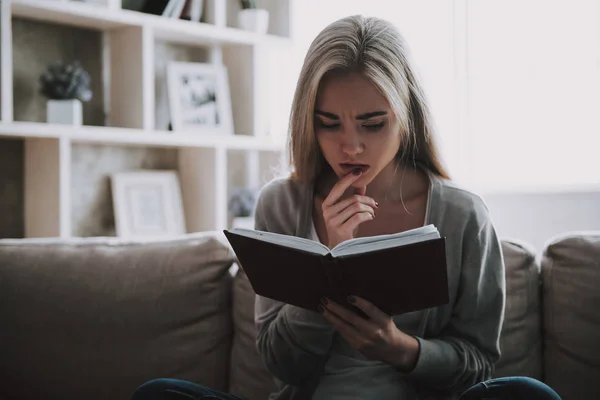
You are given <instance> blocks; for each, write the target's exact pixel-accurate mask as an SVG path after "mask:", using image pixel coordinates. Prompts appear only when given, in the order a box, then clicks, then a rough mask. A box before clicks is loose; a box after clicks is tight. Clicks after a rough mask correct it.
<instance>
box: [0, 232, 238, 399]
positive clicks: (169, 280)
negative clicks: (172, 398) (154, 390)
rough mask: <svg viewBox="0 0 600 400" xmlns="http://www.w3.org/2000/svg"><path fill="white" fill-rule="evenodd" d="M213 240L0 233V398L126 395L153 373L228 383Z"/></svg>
mask: <svg viewBox="0 0 600 400" xmlns="http://www.w3.org/2000/svg"><path fill="white" fill-rule="evenodd" d="M222 240H224V238H223V237H220V236H219V235H218V234H216V233H201V234H191V235H186V236H183V237H178V238H176V239H174V240H163V241H160V242H156V243H153V242H145V243H144V242H133V241H124V240H118V239H114V238H113V239H106V238H98V239H91V238H90V239H73V240H67V241H65V240H44V239H41V240H0V316H1V317H2V319H1V322H0V324H1V328H0V354H1V355H2V356H0V382H2V384H1V385H0V398H10V399H35V398H38V399H53V398H56V399H88V400H90V399H103V400H105V399H115V400H120V399H129V398H130V397H131V394H132V393H133V391H134V390H135V389H136V388H137V387H138V386H139V385H141V384H142V383H144V382H145V381H147V380H150V379H153V378H180V379H187V380H191V381H195V382H199V383H204V384H206V385H209V386H211V387H214V388H216V389H220V390H227V385H228V379H227V377H228V372H229V354H230V349H231V340H232V323H231V280H232V277H231V275H230V274H229V267H230V266H231V265H232V263H233V261H234V257H233V254H232V252H231V251H230V249H229V247H228V246H226V244H225V243H224V242H223V241H222Z"/></svg>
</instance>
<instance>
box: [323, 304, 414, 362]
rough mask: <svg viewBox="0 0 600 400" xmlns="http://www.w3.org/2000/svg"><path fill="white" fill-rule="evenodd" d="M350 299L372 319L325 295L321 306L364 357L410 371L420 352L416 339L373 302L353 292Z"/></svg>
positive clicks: (333, 323)
mask: <svg viewBox="0 0 600 400" xmlns="http://www.w3.org/2000/svg"><path fill="white" fill-rule="evenodd" d="M348 302H350V303H351V304H353V305H355V306H356V307H358V308H359V309H360V310H362V311H363V312H364V313H365V314H366V315H368V316H369V319H365V318H363V317H361V316H359V315H357V314H356V313H354V312H352V311H350V310H348V309H347V308H344V307H342V306H340V305H339V304H336V303H335V302H333V301H331V300H330V299H322V300H321V305H322V308H321V307H319V309H320V311H321V313H322V314H323V315H324V316H325V318H327V319H328V320H329V322H331V324H332V325H333V326H334V327H335V328H336V329H337V330H338V331H339V332H340V334H341V335H342V336H343V337H344V338H345V339H346V341H348V343H349V344H350V345H351V346H352V347H353V348H355V349H356V350H358V351H359V352H361V353H362V354H363V355H364V356H365V357H367V358H369V359H371V360H379V361H383V362H386V363H388V364H391V365H393V366H395V367H397V368H399V369H401V370H402V371H404V372H410V371H411V370H412V369H413V368H414V366H415V364H416V362H417V358H418V356H419V342H418V341H417V339H415V338H414V337H412V336H409V335H407V334H405V333H404V332H402V331H401V330H400V329H398V327H396V324H395V323H394V320H393V319H392V318H391V317H390V316H389V315H386V314H385V313H384V312H383V311H381V310H380V309H378V308H377V307H375V306H374V305H373V304H372V303H370V302H368V301H366V300H364V299H361V298H360V297H355V296H350V297H349V298H348Z"/></svg>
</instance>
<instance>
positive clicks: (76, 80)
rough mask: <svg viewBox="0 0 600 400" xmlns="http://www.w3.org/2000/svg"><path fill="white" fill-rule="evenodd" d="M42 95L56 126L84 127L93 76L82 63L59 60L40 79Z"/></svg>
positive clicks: (48, 116)
mask: <svg viewBox="0 0 600 400" xmlns="http://www.w3.org/2000/svg"><path fill="white" fill-rule="evenodd" d="M40 84H41V89H40V91H41V93H42V95H44V96H45V97H46V98H47V99H48V102H47V103H46V111H47V121H48V122H49V123H54V124H70V125H81V124H82V122H83V107H82V102H87V101H90V100H91V99H92V91H91V89H90V75H89V74H88V73H87V72H86V71H85V70H84V69H83V67H82V66H81V64H80V63H79V62H78V61H74V62H72V63H70V64H67V63H64V62H62V61H57V62H54V63H52V64H50V65H49V66H48V68H47V69H46V71H45V72H44V73H43V74H42V75H41V76H40Z"/></svg>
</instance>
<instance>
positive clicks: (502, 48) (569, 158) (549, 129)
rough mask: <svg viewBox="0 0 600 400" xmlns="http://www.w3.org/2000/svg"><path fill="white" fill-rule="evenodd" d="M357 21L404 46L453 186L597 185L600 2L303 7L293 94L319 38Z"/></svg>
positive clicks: (334, 1)
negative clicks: (371, 22)
mask: <svg viewBox="0 0 600 400" xmlns="http://www.w3.org/2000/svg"><path fill="white" fill-rule="evenodd" d="M351 14H364V15H373V16H379V17H382V18H385V19H388V20H390V21H391V22H393V23H395V24H396V25H397V26H398V28H399V30H400V32H401V33H402V34H403V35H404V37H405V38H406V40H407V43H408V45H409V48H410V49H411V50H412V53H413V58H414V61H415V63H416V65H417V68H418V72H419V73H420V75H421V78H422V81H423V84H424V86H425V89H426V92H427V95H428V97H429V100H430V104H431V106H432V109H433V113H434V117H435V121H436V124H437V128H438V129H437V130H438V139H439V141H440V143H441V150H442V154H443V157H444V159H445V161H446V164H447V165H448V167H449V169H450V172H451V174H452V175H453V176H454V177H455V178H456V179H458V180H459V181H461V182H462V183H465V184H467V185H470V186H471V187H473V188H475V189H478V190H482V191H497V190H499V191H504V190H524V189H525V190H539V189H543V188H548V187H550V188H553V189H561V188H563V187H565V186H570V185H588V186H589V185H593V184H599V183H600V157H597V156H596V155H595V153H596V152H597V151H598V149H600V139H599V138H600V132H599V131H598V128H599V127H600V126H599V124H598V117H597V115H598V114H599V113H598V111H597V110H600V107H599V106H600V102H599V95H598V93H599V90H600V85H599V82H598V72H599V71H598V68H599V61H600V59H599V55H600V53H599V51H598V50H600V47H599V43H598V38H599V32H600V29H599V26H600V24H599V19H600V18H599V17H600V10H599V9H598V1H597V0H558V1H552V2H549V1H545V0H525V1H523V0H486V1H479V0H456V1H447V0H443V1H442V0H426V1H423V0H418V1H417V0H395V1H386V0H370V1H368V2H365V1H364V0H363V1H358V0H327V1H317V0H303V1H301V2H298V3H297V4H295V5H294V8H293V15H292V22H293V25H292V35H293V37H294V40H295V43H296V50H295V58H294V62H292V64H293V66H294V70H293V71H292V73H291V75H290V76H291V77H293V79H294V82H293V83H294V84H295V79H296V78H297V76H298V71H299V69H300V66H301V63H302V59H303V57H304V54H305V53H306V50H307V49H308V46H309V44H310V42H311V41H312V39H313V38H314V37H315V36H316V34H317V33H318V32H319V31H320V30H321V29H322V28H323V27H325V26H326V25H327V24H328V23H330V22H332V21H334V20H336V19H338V18H341V17H344V16H347V15H351Z"/></svg>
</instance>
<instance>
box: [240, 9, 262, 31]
mask: <svg viewBox="0 0 600 400" xmlns="http://www.w3.org/2000/svg"><path fill="white" fill-rule="evenodd" d="M238 24H239V27H240V28H241V29H244V30H246V31H250V32H255V33H260V34H266V33H267V31H268V29H269V12H268V11H267V10H263V9H260V8H249V9H245V10H241V11H240V12H239V14H238Z"/></svg>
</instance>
